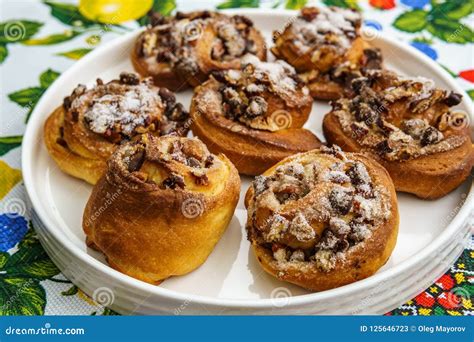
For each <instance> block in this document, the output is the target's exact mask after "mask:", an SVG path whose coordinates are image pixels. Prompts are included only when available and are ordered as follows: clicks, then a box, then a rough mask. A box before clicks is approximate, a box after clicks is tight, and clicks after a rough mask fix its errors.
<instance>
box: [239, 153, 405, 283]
mask: <svg viewBox="0 0 474 342" xmlns="http://www.w3.org/2000/svg"><path fill="white" fill-rule="evenodd" d="M245 205H246V207H247V212H248V218H247V226H246V228H247V232H248V239H249V240H250V242H251V245H252V248H253V250H254V252H255V255H256V257H257V259H258V261H259V263H260V264H261V265H262V267H263V268H264V269H265V271H267V272H268V273H269V274H271V275H273V276H275V277H277V278H278V279H280V280H283V281H287V282H290V283H293V284H296V285H299V286H301V287H304V288H306V289H308V290H312V291H323V290H328V289H332V288H335V287H339V286H343V285H346V284H350V283H353V282H355V281H358V280H361V279H364V278H367V277H369V276H371V275H372V274H374V273H375V272H376V271H377V270H378V269H379V268H380V267H382V266H383V265H384V264H385V263H386V262H387V260H388V258H389V257H390V254H391V253H392V251H393V248H394V247H395V243H396V240H397V234H398V221H399V219H398V208H397V199H396V193H395V188H394V186H393V183H392V181H391V179H390V177H389V175H388V173H387V171H386V170H385V169H384V168H383V167H382V166H381V165H380V164H378V163H377V162H375V161H374V160H372V159H370V158H367V157H366V156H364V155H362V154H356V153H347V154H345V153H343V152H342V151H341V150H340V149H339V148H338V147H336V146H333V147H332V148H327V147H324V146H323V147H321V149H320V150H313V151H310V152H306V153H301V154H297V155H294V156H291V157H288V158H286V159H284V160H282V161H281V162H279V163H278V164H276V165H275V166H273V167H272V168H270V169H269V170H267V171H265V173H264V174H263V175H261V176H257V177H256V178H255V181H254V182H253V184H252V185H251V186H250V188H249V189H248V191H247V194H246V199H245Z"/></svg>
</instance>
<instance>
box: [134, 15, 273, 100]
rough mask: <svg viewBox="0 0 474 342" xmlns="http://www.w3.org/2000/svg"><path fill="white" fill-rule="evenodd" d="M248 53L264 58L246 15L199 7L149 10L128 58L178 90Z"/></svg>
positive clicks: (232, 66)
mask: <svg viewBox="0 0 474 342" xmlns="http://www.w3.org/2000/svg"><path fill="white" fill-rule="evenodd" d="M247 53H250V54H254V55H255V56H257V57H258V58H259V59H262V60H265V59H266V54H267V52H266V48H265V41H264V39H263V37H262V35H261V34H260V32H259V31H258V30H257V29H256V28H255V27H254V26H253V23H252V21H251V20H250V19H248V18H246V17H244V16H240V15H234V16H227V15H225V14H221V13H216V12H209V11H201V12H190V13H181V12H178V13H177V14H176V15H175V16H173V17H164V16H161V15H159V14H154V15H153V16H152V18H151V26H150V27H148V28H147V29H146V30H145V31H144V32H143V33H142V34H141V35H140V36H139V37H138V39H137V41H136V43H135V48H134V49H133V51H132V56H131V58H132V63H133V65H134V67H135V70H137V71H138V72H139V73H140V74H142V75H144V76H151V77H153V80H154V81H155V84H156V85H158V86H164V87H167V88H169V89H172V90H175V91H178V90H183V89H185V88H187V87H189V86H192V87H195V86H197V85H198V84H200V83H202V82H203V81H205V80H206V79H207V78H208V76H209V74H210V73H211V71H214V70H226V69H236V68H239V67H240V59H241V58H242V56H244V55H245V54H247Z"/></svg>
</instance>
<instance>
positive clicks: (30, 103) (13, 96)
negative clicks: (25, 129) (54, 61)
mask: <svg viewBox="0 0 474 342" xmlns="http://www.w3.org/2000/svg"><path fill="white" fill-rule="evenodd" d="M58 76H59V72H57V71H54V70H51V69H48V70H46V71H44V72H43V73H42V74H41V75H40V76H39V83H40V85H39V86H36V87H29V88H25V89H20V90H18V91H15V92H13V93H10V94H8V98H9V99H10V100H11V101H13V102H15V103H16V104H17V105H19V106H20V107H23V108H27V109H28V111H27V114H26V118H25V122H28V120H29V118H30V115H31V113H32V112H33V109H34V108H35V106H36V104H37V103H38V101H39V99H40V98H41V96H42V95H43V93H44V92H45V91H46V89H47V88H48V87H49V86H50V85H51V83H52V82H53V81H54V80H55V79H56V78H57V77H58Z"/></svg>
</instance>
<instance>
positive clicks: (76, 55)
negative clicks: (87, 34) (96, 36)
mask: <svg viewBox="0 0 474 342" xmlns="http://www.w3.org/2000/svg"><path fill="white" fill-rule="evenodd" d="M91 51H92V49H87V48H80V49H75V50H71V51H66V52H61V53H58V56H63V57H66V58H69V59H73V60H78V59H81V58H82V57H84V56H85V55H87V54H88V53H89V52H91Z"/></svg>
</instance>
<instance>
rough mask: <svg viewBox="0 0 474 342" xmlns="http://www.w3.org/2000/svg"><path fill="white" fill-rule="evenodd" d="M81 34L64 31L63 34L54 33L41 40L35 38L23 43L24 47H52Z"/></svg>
mask: <svg viewBox="0 0 474 342" xmlns="http://www.w3.org/2000/svg"><path fill="white" fill-rule="evenodd" d="M80 34H81V32H78V31H74V30H66V31H64V32H63V33H55V34H51V35H49V36H46V37H43V38H36V39H28V40H25V41H24V42H23V44H25V45H54V44H59V43H62V42H67V41H68V40H71V39H73V38H75V37H77V36H78V35H80Z"/></svg>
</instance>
